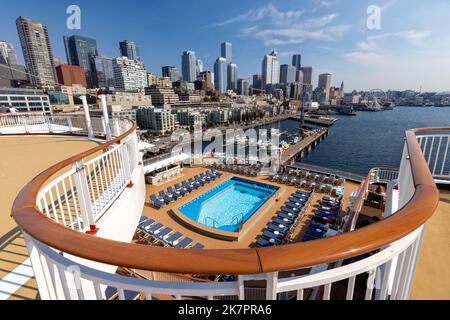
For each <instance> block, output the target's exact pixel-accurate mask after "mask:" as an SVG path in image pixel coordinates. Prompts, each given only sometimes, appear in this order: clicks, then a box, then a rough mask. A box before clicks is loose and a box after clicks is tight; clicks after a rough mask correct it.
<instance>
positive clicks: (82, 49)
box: [63, 36, 98, 88]
mask: <svg viewBox="0 0 450 320" xmlns="http://www.w3.org/2000/svg"><path fill="white" fill-rule="evenodd" d="M63 39H64V47H65V49H66V57H67V63H68V64H70V65H72V66H79V67H82V68H83V69H84V72H85V74H86V83H87V85H88V86H89V87H90V88H93V87H94V79H93V78H92V73H93V70H92V65H91V57H92V56H96V55H98V52H97V41H96V40H95V39H91V38H86V37H81V36H70V37H66V36H65V37H63Z"/></svg>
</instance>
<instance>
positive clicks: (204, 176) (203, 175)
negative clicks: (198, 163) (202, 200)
mask: <svg viewBox="0 0 450 320" xmlns="http://www.w3.org/2000/svg"><path fill="white" fill-rule="evenodd" d="M200 178H201V179H203V180H206V181H208V182H211V181H212V178H211V177H209V176H207V175H205V174H204V173H200Z"/></svg>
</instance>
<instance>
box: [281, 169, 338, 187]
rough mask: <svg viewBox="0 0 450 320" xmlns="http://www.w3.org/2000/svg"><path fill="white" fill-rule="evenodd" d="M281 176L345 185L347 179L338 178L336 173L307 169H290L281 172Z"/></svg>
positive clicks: (318, 182)
mask: <svg viewBox="0 0 450 320" xmlns="http://www.w3.org/2000/svg"><path fill="white" fill-rule="evenodd" d="M279 176H289V177H293V178H297V179H304V180H306V181H312V182H315V183H317V184H330V185H332V186H343V185H344V183H345V179H343V178H338V177H336V176H334V175H330V176H328V175H325V174H318V173H315V172H310V171H307V170H295V169H289V170H284V172H281V173H279Z"/></svg>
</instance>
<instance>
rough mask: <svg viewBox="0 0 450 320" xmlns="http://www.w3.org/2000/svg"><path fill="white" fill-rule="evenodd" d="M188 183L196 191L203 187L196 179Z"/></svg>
mask: <svg viewBox="0 0 450 320" xmlns="http://www.w3.org/2000/svg"><path fill="white" fill-rule="evenodd" d="M188 182H189V183H190V184H191V186H192V187H194V188H195V189H198V188H200V187H201V186H202V184H201V183H200V182H198V181H194V179H192V178H189V180H188Z"/></svg>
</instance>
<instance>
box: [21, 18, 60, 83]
mask: <svg viewBox="0 0 450 320" xmlns="http://www.w3.org/2000/svg"><path fill="white" fill-rule="evenodd" d="M16 26H17V31H18V33H19V39H20V44H21V46H22V51H23V57H24V59H25V64H26V66H27V70H28V72H29V73H30V75H29V77H30V82H31V83H32V84H33V85H36V86H53V85H55V84H56V83H57V80H56V71H55V66H54V62H53V54H52V47H51V44H50V38H49V35H48V28H47V26H46V25H44V24H42V23H40V22H36V21H33V20H30V19H27V18H25V17H19V18H17V20H16Z"/></svg>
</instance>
